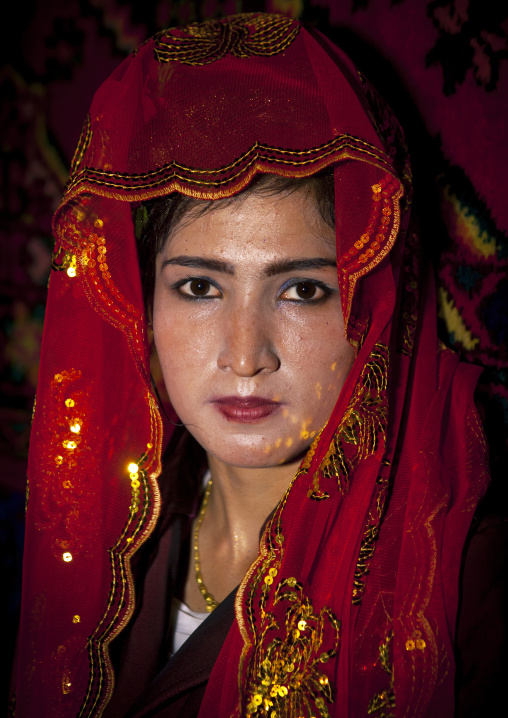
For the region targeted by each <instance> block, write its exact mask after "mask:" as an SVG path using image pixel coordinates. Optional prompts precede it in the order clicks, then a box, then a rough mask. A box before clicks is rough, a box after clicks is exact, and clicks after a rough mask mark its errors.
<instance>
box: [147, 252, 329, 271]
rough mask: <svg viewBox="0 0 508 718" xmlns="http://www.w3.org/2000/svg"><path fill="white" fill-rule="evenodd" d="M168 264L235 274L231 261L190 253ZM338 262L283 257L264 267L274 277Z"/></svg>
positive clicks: (174, 258) (166, 263) (316, 258)
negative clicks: (193, 255) (194, 255)
mask: <svg viewBox="0 0 508 718" xmlns="http://www.w3.org/2000/svg"><path fill="white" fill-rule="evenodd" d="M168 264H177V265H179V266H180V267H193V268H195V269H208V270H211V271H213V272H222V273H223V274H231V275H234V273H235V268H234V265H233V264H231V263H230V262H224V261H222V260H220V259H206V258H205V257H190V256H189V255H186V254H185V255H181V256H179V257H172V258H171V259H165V260H164V261H163V262H162V266H161V270H162V269H164V267H166V266H167V265H168ZM336 266H337V262H336V261H335V260H334V259H325V258H324V257H309V258H307V257H306V258H304V259H281V260H278V261H275V262H271V263H270V264H268V265H267V266H266V267H265V268H264V269H263V274H264V275H265V276H266V277H273V276H275V275H276V274H284V273H285V272H294V271H296V270H306V269H321V268H322V267H334V268H335V267H336Z"/></svg>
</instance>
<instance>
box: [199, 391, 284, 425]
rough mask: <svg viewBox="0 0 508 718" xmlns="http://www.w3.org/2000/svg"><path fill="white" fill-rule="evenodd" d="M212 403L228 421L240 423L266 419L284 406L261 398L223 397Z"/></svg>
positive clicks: (215, 399)
mask: <svg viewBox="0 0 508 718" xmlns="http://www.w3.org/2000/svg"><path fill="white" fill-rule="evenodd" d="M210 403H211V404H213V406H215V408H216V409H217V410H218V411H220V413H221V414H222V416H224V417H225V418H226V419H227V420H228V421H236V422H240V423H252V422H255V421H261V419H266V418H267V417H268V416H270V415H271V414H273V413H274V412H275V411H277V410H278V409H280V407H281V406H282V405H281V404H280V403H279V402H277V401H271V400H270V399H263V398H262V397H259V396H249V397H238V396H223V397H218V398H214V399H212V400H211V402H210Z"/></svg>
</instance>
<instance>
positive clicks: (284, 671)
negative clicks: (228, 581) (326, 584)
mask: <svg viewBox="0 0 508 718" xmlns="http://www.w3.org/2000/svg"><path fill="white" fill-rule="evenodd" d="M271 574H273V576H272V575H271ZM276 574H277V570H276V569H275V568H271V569H270V571H269V573H268V574H267V575H266V576H265V577H264V579H263V580H264V582H265V586H268V587H270V586H271V583H268V584H267V583H266V579H267V578H268V579H271V581H272V582H273V578H274V577H275V575H276ZM270 592H271V589H270V588H268V590H266V591H264V600H263V599H262V600H261V604H262V605H261V616H262V621H261V625H260V630H259V633H258V634H257V635H258V636H259V639H258V642H257V643H256V645H255V646H254V648H253V650H252V654H251V658H250V663H249V667H248V672H247V680H248V688H247V690H246V691H245V696H246V700H247V705H246V707H245V713H242V715H244V714H246V715H249V716H273V715H277V716H280V715H284V716H301V717H302V718H304V717H305V718H307V717H309V718H310V716H320V717H321V718H325V717H327V716H329V711H328V707H327V703H331V702H332V701H333V695H332V687H331V684H330V681H329V679H328V677H327V676H326V674H325V673H324V671H323V665H324V664H326V663H327V661H328V660H329V659H330V658H331V657H332V656H334V655H335V654H336V653H337V650H338V646H339V623H338V621H337V620H336V618H335V616H334V615H333V613H332V612H331V611H330V610H329V609H328V608H326V607H325V608H322V609H321V611H319V613H317V612H315V610H314V608H313V606H312V604H311V602H310V600H309V598H308V597H307V596H306V595H305V594H304V592H303V586H302V585H301V584H300V583H298V581H297V580H296V579H295V578H287V579H284V580H282V581H281V582H280V583H279V584H278V585H277V589H276V590H275V595H274V597H273V604H272V605H273V609H275V610H276V611H277V616H276V615H275V611H273V610H272V611H266V612H265V610H264V606H265V604H266V597H267V595H268V594H269V593H270ZM277 609H278V610H277ZM281 615H282V620H281V618H279V616H281Z"/></svg>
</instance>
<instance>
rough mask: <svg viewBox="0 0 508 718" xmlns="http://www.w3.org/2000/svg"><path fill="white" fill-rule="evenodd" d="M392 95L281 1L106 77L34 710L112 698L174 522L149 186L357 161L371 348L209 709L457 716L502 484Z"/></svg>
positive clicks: (38, 432)
mask: <svg viewBox="0 0 508 718" xmlns="http://www.w3.org/2000/svg"><path fill="white" fill-rule="evenodd" d="M382 108H383V105H382V103H380V102H379V101H378V100H377V99H376V97H375V94H374V92H373V90H372V89H371V88H370V86H369V85H368V84H367V83H366V81H365V80H364V79H363V78H361V77H360V76H359V75H358V73H357V71H356V69H355V68H354V67H353V66H352V64H351V63H350V61H349V60H348V59H347V58H346V57H345V56H344V55H343V54H342V53H341V52H340V51H339V50H337V49H336V48H335V47H333V46H332V45H331V44H330V43H329V42H328V41H327V40H326V39H325V38H324V37H322V36H321V35H319V34H318V33H315V32H312V31H309V30H307V29H305V28H304V27H303V26H301V25H300V24H299V23H297V22H295V21H292V20H289V19H287V18H285V17H282V16H277V15H275V16H272V15H264V14H251V15H241V16H234V17H232V18H226V19H223V20H218V21H215V22H209V23H203V24H201V25H193V26H189V27H188V28H182V29H178V30H171V31H166V32H162V33H159V35H157V36H156V37H155V38H154V39H152V40H149V41H148V42H147V43H145V44H144V45H143V46H142V47H141V48H140V49H139V50H138V52H137V53H135V54H134V55H133V56H131V57H130V58H128V59H127V60H126V61H124V62H123V63H122V64H121V65H120V67H119V68H118V70H117V71H116V72H115V73H114V74H113V75H112V77H111V78H110V79H109V80H107V81H106V82H105V83H104V85H103V86H102V87H101V88H100V89H99V90H98V92H97V94H96V96H95V98H94V101H93V103H92V107H91V110H90V114H89V116H88V118H87V120H86V122H85V126H84V129H83V134H82V137H81V140H80V143H79V146H78V149H77V151H76V155H75V158H74V161H73V166H72V173H71V177H70V180H69V184H68V188H67V193H66V195H65V197H64V200H63V203H62V205H61V207H60V209H59V210H58V212H57V213H56V215H55V221H54V233H55V241H56V244H55V251H54V260H53V269H54V270H55V271H54V272H53V274H52V278H51V282H50V288H49V297H48V307H47V317H46V322H45V329H44V339H43V351H42V360H41V370H40V378H39V389H38V393H37V403H36V408H35V413H34V420H33V428H32V442H31V452H30V459H29V495H28V507H27V530H26V548H25V568H24V587H23V602H22V617H21V627H20V642H19V658H18V665H17V711H16V713H17V715H19V716H33V715H39V716H45V715H47V716H52V717H58V716H71V715H80V716H95V715H100V714H101V712H102V710H103V709H104V707H105V705H106V704H107V701H108V699H109V698H110V696H111V694H112V691H113V687H114V676H113V673H112V668H111V664H110V661H109V656H108V646H109V644H110V642H111V641H112V639H113V638H114V637H115V636H116V635H118V633H119V632H120V631H121V630H122V629H123V628H124V627H125V626H126V624H127V622H128V621H129V618H130V616H131V614H132V610H133V604H134V591H133V582H132V577H131V572H130V558H131V556H132V555H133V553H134V552H135V551H136V550H137V549H138V548H139V547H140V546H141V544H142V543H143V542H144V541H145V540H146V538H147V537H148V536H149V535H150V534H151V532H152V530H153V528H154V526H155V524H156V522H157V519H158V516H159V508H160V502H159V490H158V486H157V476H158V475H159V473H160V468H161V453H162V450H163V447H164V445H165V444H166V443H167V439H168V438H169V435H170V431H171V427H170V426H164V427H163V422H162V419H161V415H160V413H159V409H158V407H157V402H156V400H155V398H154V396H153V393H152V389H151V386H150V377H149V347H148V339H147V326H146V318H145V315H144V310H143V298H142V292H141V282H140V276H139V266H138V259H137V253H136V244H135V236H134V227H133V221H132V211H131V208H132V203H134V204H136V203H139V202H140V201H144V200H147V199H150V198H153V197H156V196H161V195H165V194H168V193H170V192H172V191H179V192H182V193H184V194H188V195H191V196H195V197H200V198H207V199H217V198H221V197H225V196H230V195H232V194H235V193H237V192H239V191H240V190H242V189H243V188H244V187H245V186H246V185H247V184H248V183H249V182H250V180H251V179H252V177H253V176H254V175H255V174H256V173H259V172H268V173H273V174H279V175H284V176H294V177H299V176H306V175H310V174H314V173H315V172H317V171H319V170H320V169H322V168H324V167H326V166H328V165H331V164H333V165H334V167H335V169H334V174H335V186H336V216H337V265H338V273H339V280H340V289H341V296H342V303H343V311H344V315H345V318H346V320H347V321H346V324H347V328H346V331H347V336H348V338H349V340H350V341H351V342H352V343H353V344H354V346H355V348H356V359H355V363H354V365H353V368H352V370H351V372H350V375H349V377H348V380H347V382H346V384H345V386H344V388H343V391H342V393H341V395H340V397H339V400H338V402H337V405H336V407H335V409H334V411H333V414H332V416H331V418H330V420H329V422H328V423H327V425H326V426H325V427H324V429H323V431H322V432H321V434H320V435H319V437H317V438H316V439H315V440H314V442H313V443H312V445H311V447H310V449H309V452H308V454H307V456H306V458H305V460H304V462H303V464H302V466H301V468H300V469H299V471H298V472H297V475H296V477H295V479H294V481H293V482H292V485H291V487H290V488H289V490H288V492H287V494H286V495H285V496H284V498H283V499H282V501H281V502H280V504H279V506H278V507H277V509H276V511H275V512H274V514H273V516H272V517H271V519H270V521H269V522H268V525H267V527H266V530H265V532H264V535H263V538H262V541H261V548H260V554H259V557H258V559H257V560H256V562H255V563H254V564H253V566H252V567H251V569H250V571H249V572H248V574H247V576H246V577H245V579H244V581H243V583H242V585H241V587H240V589H239V592H238V596H237V603H236V621H235V623H234V625H233V628H232V630H231V632H230V634H229V636H228V639H227V640H226V642H225V644H224V647H223V650H222V652H221V654H220V656H219V659H218V661H217V663H216V666H215V669H214V672H213V673H212V676H211V679H210V681H209V685H208V689H207V692H206V695H205V699H204V702H203V705H202V708H201V713H200V715H203V716H207V718H211V717H213V716H245V715H253V716H265V715H266V716H271V715H281V716H318V715H319V716H326V715H334V716H341V717H343V716H355V715H365V713H366V711H367V710H368V711H369V712H370V713H371V714H372V715H378V716H381V715H385V716H388V715H394V716H395V715H396V716H420V715H425V714H430V711H432V714H433V715H434V716H436V717H438V716H443V718H444V717H445V716H446V717H448V716H450V715H452V714H453V678H454V654H453V642H454V631H455V620H456V613H457V603H458V587H459V566H460V558H461V554H462V550H463V546H464V541H465V537H466V533H467V531H468V528H469V525H470V522H471V519H472V516H473V513H474V510H475V506H476V504H477V501H478V499H479V497H480V496H481V494H482V492H483V491H484V489H485V486H486V481H487V473H486V469H485V446H484V441H483V434H482V431H481V428H480V425H479V422H478V417H477V414H476V410H475V408H474V404H473V398H472V393H473V390H474V386H475V383H476V379H477V376H478V372H477V370H476V369H475V368H472V367H466V366H463V365H460V364H458V362H457V360H456V358H455V356H454V355H453V354H451V353H450V352H448V351H446V350H445V349H443V348H442V347H440V346H439V343H438V340H437V334H436V326H435V322H436V308H435V300H434V289H433V285H432V282H431V280H430V277H429V275H428V274H427V272H425V271H424V272H423V274H421V272H420V261H419V250H418V239H417V237H416V236H415V235H414V234H413V233H412V232H411V231H409V230H408V227H409V204H410V192H411V190H410V179H409V177H410V173H409V168H408V164H407V159H406V158H405V152H404V145H403V139H402V135H401V132H400V130H399V128H398V125H397V123H396V121H395V120H394V118H393V117H392V116H391V115H390V113H389V112H388V110H386V109H382ZM308 361H309V364H310V363H311V362H312V361H313V357H312V355H311V354H309V357H308ZM330 371H331V372H333V371H334V367H331V369H330Z"/></svg>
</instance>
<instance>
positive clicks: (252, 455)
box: [203, 443, 308, 470]
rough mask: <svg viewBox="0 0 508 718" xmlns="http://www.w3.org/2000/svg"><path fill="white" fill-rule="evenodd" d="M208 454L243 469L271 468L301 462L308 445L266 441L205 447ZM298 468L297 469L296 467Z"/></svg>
mask: <svg viewBox="0 0 508 718" xmlns="http://www.w3.org/2000/svg"><path fill="white" fill-rule="evenodd" d="M203 448H204V449H205V450H206V452H207V454H211V455H212V456H213V457H214V458H215V459H216V460H218V461H220V462H221V463H223V464H226V465H228V466H234V467H237V468H242V469H270V468H274V467H275V466H282V465H284V464H292V463H294V464H296V463H298V464H299V463H300V462H301V461H302V459H303V458H304V456H305V454H306V453H307V449H308V446H300V447H295V449H293V450H291V449H292V447H291V446H289V447H286V446H277V447H276V446H271V445H270V444H267V443H265V444H264V446H255V447H252V446H250V447H246V446H241V447H231V446H228V447H227V448H224V447H221V448H216V447H210V446H209V447H207V446H204V447H203ZM295 470H296V469H295Z"/></svg>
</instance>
